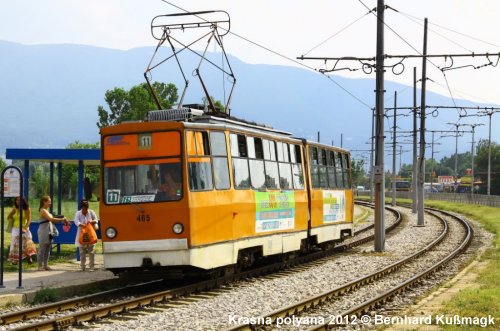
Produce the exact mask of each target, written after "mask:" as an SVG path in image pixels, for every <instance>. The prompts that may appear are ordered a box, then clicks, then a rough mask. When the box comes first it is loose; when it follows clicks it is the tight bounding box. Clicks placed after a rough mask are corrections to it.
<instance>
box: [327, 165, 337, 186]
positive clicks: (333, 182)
mask: <svg viewBox="0 0 500 331" xmlns="http://www.w3.org/2000/svg"><path fill="white" fill-rule="evenodd" d="M326 171H327V173H328V187H329V188H331V189H334V188H337V187H338V186H337V179H336V177H335V167H327V168H326Z"/></svg>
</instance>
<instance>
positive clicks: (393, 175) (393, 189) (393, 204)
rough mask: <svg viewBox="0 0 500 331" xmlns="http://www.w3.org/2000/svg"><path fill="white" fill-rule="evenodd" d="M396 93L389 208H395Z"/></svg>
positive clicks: (395, 99)
mask: <svg viewBox="0 0 500 331" xmlns="http://www.w3.org/2000/svg"><path fill="white" fill-rule="evenodd" d="M397 103H398V92H397V91H394V119H393V128H392V201H391V206H393V207H394V206H396V107H397Z"/></svg>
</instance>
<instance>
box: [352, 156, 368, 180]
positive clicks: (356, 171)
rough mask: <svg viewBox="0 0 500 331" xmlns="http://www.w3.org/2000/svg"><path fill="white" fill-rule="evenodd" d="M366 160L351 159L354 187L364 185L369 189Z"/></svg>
mask: <svg viewBox="0 0 500 331" xmlns="http://www.w3.org/2000/svg"><path fill="white" fill-rule="evenodd" d="M364 166H365V160H362V159H361V160H355V159H354V158H353V159H351V176H352V185H353V186H354V187H356V186H359V185H362V186H365V187H368V186H369V185H368V184H369V182H370V180H369V178H368V177H367V176H366V173H365V169H364Z"/></svg>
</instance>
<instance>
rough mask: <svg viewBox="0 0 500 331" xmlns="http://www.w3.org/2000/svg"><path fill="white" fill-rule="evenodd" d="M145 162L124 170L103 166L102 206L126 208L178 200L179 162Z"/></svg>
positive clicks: (180, 183) (122, 168) (181, 192)
mask: <svg viewBox="0 0 500 331" xmlns="http://www.w3.org/2000/svg"><path fill="white" fill-rule="evenodd" d="M148 161H149V160H148ZM149 162H151V161H149ZM149 162H148V163H147V164H140V162H138V164H133V165H125V166H113V164H112V163H110V164H109V165H106V166H105V167H104V195H105V196H104V198H105V200H104V202H105V203H106V204H129V203H147V202H163V201H176V200H180V199H181V198H182V194H183V190H182V168H181V163H180V160H176V161H175V162H171V160H169V162H163V163H160V162H158V163H149Z"/></svg>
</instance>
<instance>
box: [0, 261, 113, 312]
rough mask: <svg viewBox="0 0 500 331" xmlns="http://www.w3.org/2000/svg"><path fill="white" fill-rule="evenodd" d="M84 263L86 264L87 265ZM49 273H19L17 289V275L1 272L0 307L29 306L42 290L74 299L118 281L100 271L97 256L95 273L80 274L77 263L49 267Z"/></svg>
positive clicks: (24, 271)
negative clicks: (2, 286) (51, 290)
mask: <svg viewBox="0 0 500 331" xmlns="http://www.w3.org/2000/svg"><path fill="white" fill-rule="evenodd" d="M87 263H88V262H87ZM50 267H51V268H52V269H53V270H51V271H37V270H23V274H22V287H23V288H20V289H18V288H17V287H18V285H19V272H18V271H15V272H5V273H4V277H3V285H4V286H5V287H4V288H0V307H1V306H5V305H8V304H21V303H26V302H31V301H32V300H33V299H34V297H35V295H36V293H37V292H38V291H40V290H42V289H47V288H51V289H58V292H59V293H60V294H61V295H64V296H71V295H75V294H77V293H79V292H82V291H85V290H87V289H89V288H92V287H94V288H99V287H102V286H105V284H106V283H107V282H111V281H113V280H115V279H117V278H118V277H116V276H114V275H113V273H112V272H110V271H106V270H104V268H103V260H102V255H101V254H96V258H95V271H94V272H89V271H85V272H82V271H81V270H80V262H79V261H76V260H75V261H73V262H70V263H60V264H50Z"/></svg>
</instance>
